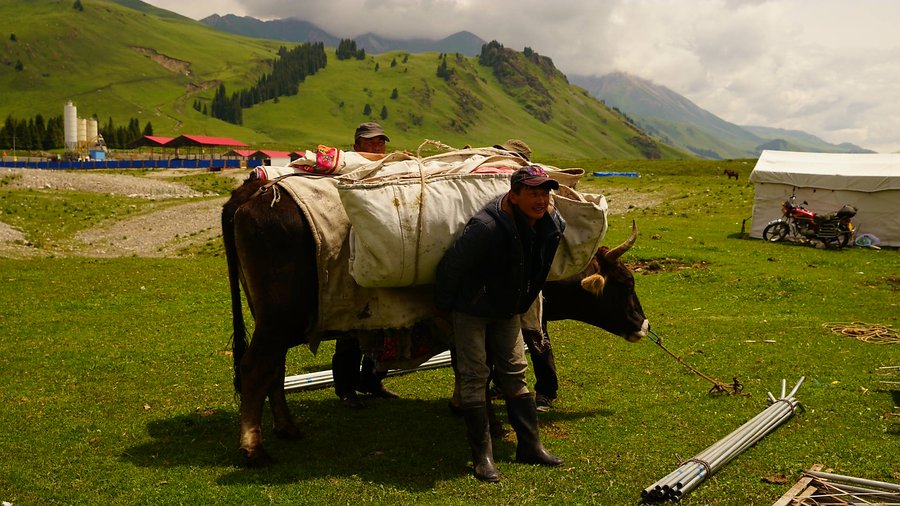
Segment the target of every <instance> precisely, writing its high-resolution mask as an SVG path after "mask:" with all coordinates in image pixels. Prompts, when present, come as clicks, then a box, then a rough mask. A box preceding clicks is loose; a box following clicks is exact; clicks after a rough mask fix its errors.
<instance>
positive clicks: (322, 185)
mask: <svg viewBox="0 0 900 506" xmlns="http://www.w3.org/2000/svg"><path fill="white" fill-rule="evenodd" d="M527 164H528V162H527V161H525V160H523V159H522V158H519V157H517V156H513V155H511V154H510V153H509V152H508V151H504V150H500V149H496V148H472V149H464V150H453V151H448V152H445V153H441V154H437V155H433V156H428V157H415V156H411V155H409V154H406V153H399V152H395V153H393V154H390V155H388V156H386V157H385V158H384V159H382V160H379V161H377V162H372V161H370V160H368V159H365V158H363V157H362V156H361V155H359V154H357V153H353V152H342V151H339V150H336V149H335V148H328V147H324V146H320V147H319V148H318V149H317V150H316V151H314V152H313V151H310V152H307V156H306V157H303V158H300V159H298V160H296V161H294V162H293V163H292V166H290V167H261V168H259V169H257V170H256V172H255V177H256V178H264V179H269V180H270V181H269V182H268V183H267V185H266V186H265V187H264V188H265V189H267V190H266V191H272V192H273V198H280V196H279V194H280V192H284V193H286V194H288V195H290V196H291V197H292V198H293V200H294V201H295V202H296V203H297V205H298V206H299V207H300V209H301V210H302V212H303V214H304V217H305V218H306V219H307V221H308V222H309V224H310V227H311V229H312V235H313V238H314V240H315V243H316V257H317V264H318V275H319V276H318V278H319V291H318V293H319V304H318V308H319V309H318V315H317V319H316V325H315V329H312V331H311V332H309V333H308V334H307V335H308V337H309V338H310V340H309V344H310V347H311V348H312V349H313V350H315V348H316V347H317V345H318V342H319V340H320V339H321V338H322V337H323V336H325V335H326V334H327V333H330V332H344V331H353V330H376V329H385V328H390V329H398V328H412V327H414V326H415V325H416V324H417V323H420V322H422V321H423V320H427V319H428V318H430V317H432V316H433V314H432V312H433V311H434V309H433V307H432V304H431V295H430V292H429V291H428V286H427V285H429V284H430V283H431V282H432V281H433V280H434V272H435V269H436V267H437V264H438V262H439V261H440V259H441V257H442V256H443V254H444V252H445V251H446V250H447V249H448V248H449V247H450V245H451V244H452V242H453V240H454V239H455V238H456V237H457V236H458V234H459V233H460V232H461V231H462V229H463V227H464V226H465V224H466V222H467V221H468V220H469V218H471V217H472V216H473V215H474V214H475V213H476V212H478V211H479V210H480V209H481V208H483V207H484V206H485V205H487V203H488V202H489V201H490V200H491V199H493V198H494V197H496V196H498V195H501V194H503V193H505V192H506V191H508V190H509V188H510V183H509V178H510V175H511V174H512V173H513V172H515V170H516V169H518V168H519V167H521V166H523V165H527ZM545 169H546V170H547V172H548V174H549V175H550V177H552V178H554V179H556V180H557V181H559V182H560V183H561V185H560V189H559V190H557V191H555V192H554V193H553V195H552V204H551V205H553V206H555V207H556V208H557V209H558V210H559V212H560V214H561V215H562V216H563V218H564V219H565V220H566V222H567V228H566V233H565V234H564V238H563V241H562V243H561V245H560V248H559V250H558V252H557V254H556V257H555V259H554V262H553V267H552V269H551V272H550V276H549V279H550V280H554V279H564V278H567V277H569V276H572V275H574V274H577V273H578V272H580V271H581V270H582V269H584V268H585V267H586V266H587V265H588V263H589V262H590V261H591V259H592V258H593V255H594V253H595V252H596V251H597V248H598V247H599V245H600V241H601V240H602V239H603V237H604V235H605V233H606V230H607V209H608V207H607V203H606V199H605V198H604V197H603V196H602V195H594V194H585V193H580V192H577V191H575V190H574V189H573V187H574V186H575V185H576V184H577V182H578V179H580V177H581V176H582V175H583V173H584V171H583V170H581V169H565V170H561V169H558V168H555V167H549V166H545ZM326 176H327V177H326ZM406 347H408V346H406ZM407 358H409V359H412V360H411V361H409V362H405V363H403V364H402V365H403V366H406V367H409V366H412V365H414V364H415V362H417V361H419V360H421V361H424V360H427V359H428V358H429V357H427V356H423V357H416V358H412V357H407ZM393 365H398V364H393Z"/></svg>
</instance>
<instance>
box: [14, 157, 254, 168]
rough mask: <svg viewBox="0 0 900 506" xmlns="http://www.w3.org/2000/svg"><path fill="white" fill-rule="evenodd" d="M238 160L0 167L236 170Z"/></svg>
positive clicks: (35, 163)
mask: <svg viewBox="0 0 900 506" xmlns="http://www.w3.org/2000/svg"><path fill="white" fill-rule="evenodd" d="M240 166H241V161H240V160H225V159H214V160H191V159H183V160H90V161H87V162H64V161H59V162H49V161H44V162H10V161H0V167H5V168H14V169H15V168H19V169H51V170H73V169H210V170H220V169H237V168H239V167H240Z"/></svg>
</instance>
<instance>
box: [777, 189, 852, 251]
mask: <svg viewBox="0 0 900 506" xmlns="http://www.w3.org/2000/svg"><path fill="white" fill-rule="evenodd" d="M795 200H796V195H793V194H792V195H791V197H790V198H789V199H788V200H785V201H784V203H783V204H782V205H781V212H782V214H783V216H782V217H781V218H778V219H777V220H773V221H771V222H769V224H768V225H766V228H765V229H764V230H763V239H765V240H767V241H769V242H779V241H783V240H785V239H788V238H790V239H791V240H795V241H798V242H810V241H812V240H817V241H820V242H822V244H823V245H824V246H825V247H826V248H828V247H830V246H832V245H835V246H837V248H838V249H840V248H843V247H844V246H846V245H847V244H848V243H849V242H850V238H851V237H852V236H853V223H852V222H851V221H850V219H851V218H853V217H854V216H856V208H855V207H853V206H851V205H844V206H842V207H841V208H840V209H838V210H837V211H835V212H833V213H825V214H816V213H814V212H812V211H810V210H808V209H806V208H805V207H804V206H806V205H809V203H808V202H806V201H805V200H804V201H803V203H802V204H800V205H796V204H795V203H794V201H795Z"/></svg>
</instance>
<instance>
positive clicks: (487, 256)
mask: <svg viewBox="0 0 900 506" xmlns="http://www.w3.org/2000/svg"><path fill="white" fill-rule="evenodd" d="M558 188H559V183H557V182H556V181H554V180H552V179H550V178H549V177H548V176H547V173H546V172H545V171H544V169H543V168H541V167H540V166H538V165H528V166H525V167H522V168H520V169H518V170H517V171H516V172H515V173H513V175H512V177H511V178H510V190H509V191H508V192H507V193H505V194H503V195H500V196H498V197H497V198H496V199H494V200H493V201H491V202H490V203H489V204H488V205H487V206H486V207H485V208H484V209H482V210H481V211H480V212H479V213H478V214H476V215H475V216H474V217H472V219H470V220H469V222H468V223H467V224H466V226H465V228H464V229H463V232H462V234H461V235H460V236H459V238H457V239H456V241H455V242H454V243H453V245H452V246H451V247H450V248H449V249H448V250H447V252H446V253H445V254H444V257H443V258H442V259H441V261H440V263H439V264H438V267H437V272H436V277H435V299H434V301H435V306H436V307H437V309H438V310H439V311H442V312H446V313H449V315H450V318H451V320H452V322H453V334H454V339H455V345H456V354H457V366H458V369H459V375H460V397H461V406H460V407H461V411H462V412H463V416H464V417H465V421H466V435H467V440H468V442H469V447H470V449H471V450H472V461H473V467H474V474H475V477H476V478H478V479H480V480H483V481H489V482H496V481H499V479H500V475H499V473H498V472H497V467H496V465H495V464H494V457H493V448H492V445H491V436H490V429H489V424H488V413H487V406H486V404H485V401H486V399H485V385H486V383H487V380H488V375H489V374H490V367H489V365H488V364H489V363H491V364H493V368H494V382H495V383H496V384H497V386H498V387H499V388H500V390H501V392H502V393H503V397H504V398H505V399H506V409H507V413H508V414H509V421H510V424H511V425H512V427H513V429H514V430H515V431H516V437H517V440H518V444H517V447H516V460H517V461H518V462H524V463H528V464H540V465H545V466H559V465H562V461H561V460H560V459H558V458H557V457H555V456H553V455H551V454H550V453H548V452H547V450H545V449H544V447H543V445H542V444H541V442H540V438H539V436H538V425H537V409H536V406H535V402H534V397H533V396H532V394H531V393H530V392H529V391H528V386H527V384H526V380H525V371H526V369H527V368H528V362H527V361H526V360H525V349H524V344H523V341H522V337H521V334H520V328H521V322H520V315H521V314H522V313H524V312H525V311H526V310H527V309H528V308H529V306H531V304H532V302H534V300H535V298H536V297H537V295H538V293H539V292H540V291H541V288H542V287H543V285H544V282H545V281H546V279H547V275H548V273H549V272H550V265H551V263H552V262H553V256H554V255H555V254H556V249H557V248H558V246H559V242H560V239H561V236H562V233H563V231H564V230H565V221H564V220H563V219H562V217H561V216H560V215H559V213H558V212H557V211H556V210H555V209H552V208H551V207H550V190H555V189H558Z"/></svg>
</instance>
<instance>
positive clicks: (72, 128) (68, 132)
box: [63, 100, 78, 151]
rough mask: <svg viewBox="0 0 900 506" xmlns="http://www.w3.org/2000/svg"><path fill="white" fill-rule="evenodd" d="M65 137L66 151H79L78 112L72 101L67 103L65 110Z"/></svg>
mask: <svg viewBox="0 0 900 506" xmlns="http://www.w3.org/2000/svg"><path fill="white" fill-rule="evenodd" d="M63 137H64V138H65V141H66V151H76V150H77V149H78V110H77V109H76V108H75V105H74V104H72V101H71V100H69V101H68V102H66V106H65V107H64V108H63Z"/></svg>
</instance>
